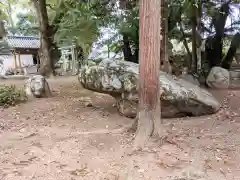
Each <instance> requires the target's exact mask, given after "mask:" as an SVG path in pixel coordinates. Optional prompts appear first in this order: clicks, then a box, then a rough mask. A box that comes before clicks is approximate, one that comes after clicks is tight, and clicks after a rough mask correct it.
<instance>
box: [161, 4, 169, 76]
mask: <svg viewBox="0 0 240 180" xmlns="http://www.w3.org/2000/svg"><path fill="white" fill-rule="evenodd" d="M161 17H162V19H161V24H162V26H161V27H162V29H161V34H162V40H161V54H162V57H163V58H162V61H163V62H162V64H163V68H162V69H163V71H165V72H168V73H171V65H170V63H169V59H168V1H167V0H161Z"/></svg>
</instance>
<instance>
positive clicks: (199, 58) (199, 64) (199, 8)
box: [196, 2, 202, 72]
mask: <svg viewBox="0 0 240 180" xmlns="http://www.w3.org/2000/svg"><path fill="white" fill-rule="evenodd" d="M201 17H202V4H201V2H198V6H197V8H196V20H197V29H196V34H197V36H196V37H197V39H196V45H197V71H198V72H199V71H200V70H201V68H202V50H201V46H202V37H201V33H202V29H201Z"/></svg>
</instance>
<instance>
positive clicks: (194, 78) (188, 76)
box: [180, 74, 200, 86]
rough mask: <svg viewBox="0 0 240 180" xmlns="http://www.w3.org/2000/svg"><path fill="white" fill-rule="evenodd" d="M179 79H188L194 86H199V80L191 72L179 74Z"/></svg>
mask: <svg viewBox="0 0 240 180" xmlns="http://www.w3.org/2000/svg"><path fill="white" fill-rule="evenodd" d="M180 78H181V79H184V80H185V81H188V82H190V83H192V84H194V85H196V86H200V82H199V81H198V79H197V78H196V77H194V76H193V75H192V74H183V75H181V76H180Z"/></svg>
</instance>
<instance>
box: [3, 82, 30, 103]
mask: <svg viewBox="0 0 240 180" xmlns="http://www.w3.org/2000/svg"><path fill="white" fill-rule="evenodd" d="M26 100H27V96H26V93H25V91H23V90H21V89H17V88H16V87H15V86H4V87H0V106H4V107H8V106H14V105H16V104H19V103H21V102H25V101H26Z"/></svg>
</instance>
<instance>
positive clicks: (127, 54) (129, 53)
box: [122, 34, 132, 61]
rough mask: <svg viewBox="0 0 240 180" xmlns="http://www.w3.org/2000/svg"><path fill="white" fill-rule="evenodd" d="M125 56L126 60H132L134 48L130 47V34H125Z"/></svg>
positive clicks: (123, 49) (123, 47)
mask: <svg viewBox="0 0 240 180" xmlns="http://www.w3.org/2000/svg"><path fill="white" fill-rule="evenodd" d="M122 51H123V56H124V60H125V61H131V60H132V50H131V48H130V42H129V40H128V36H127V35H125V34H123V46H122Z"/></svg>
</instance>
